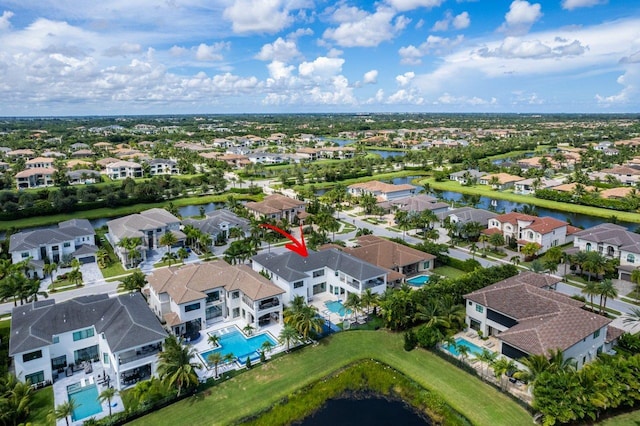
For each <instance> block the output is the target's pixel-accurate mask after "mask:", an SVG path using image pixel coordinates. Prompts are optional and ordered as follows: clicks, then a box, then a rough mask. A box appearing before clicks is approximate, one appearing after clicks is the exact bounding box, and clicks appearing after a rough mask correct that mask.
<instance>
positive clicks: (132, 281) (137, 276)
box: [118, 271, 147, 293]
mask: <svg viewBox="0 0 640 426" xmlns="http://www.w3.org/2000/svg"><path fill="white" fill-rule="evenodd" d="M145 285H147V276H146V275H145V274H144V273H142V272H141V271H134V272H133V274H131V275H128V276H126V277H124V278H123V279H122V284H120V286H119V287H118V290H123V291H128V292H129V293H133V292H136V291H137V292H140V291H142V289H143V288H144V286H145Z"/></svg>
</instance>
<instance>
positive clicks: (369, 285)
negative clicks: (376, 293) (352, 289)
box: [363, 278, 385, 290]
mask: <svg viewBox="0 0 640 426" xmlns="http://www.w3.org/2000/svg"><path fill="white" fill-rule="evenodd" d="M384 284H385V282H384V279H382V278H376V279H375V280H368V281H365V283H364V286H363V290H366V289H368V288H373V287H378V286H380V285H384Z"/></svg>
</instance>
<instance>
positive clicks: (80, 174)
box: [66, 169, 100, 185]
mask: <svg viewBox="0 0 640 426" xmlns="http://www.w3.org/2000/svg"><path fill="white" fill-rule="evenodd" d="M66 175H67V177H68V178H69V184H70V185H87V184H91V183H96V182H100V172H97V171H95V170H89V169H79V170H70V171H68V172H67V173H66Z"/></svg>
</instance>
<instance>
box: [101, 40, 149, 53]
mask: <svg viewBox="0 0 640 426" xmlns="http://www.w3.org/2000/svg"><path fill="white" fill-rule="evenodd" d="M140 52H142V46H140V45H139V44H138V43H128V42H124V43H121V44H120V45H119V46H112V47H110V48H108V49H107V50H105V52H104V55H105V56H127V55H130V54H135V53H140Z"/></svg>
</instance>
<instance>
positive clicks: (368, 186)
mask: <svg viewBox="0 0 640 426" xmlns="http://www.w3.org/2000/svg"><path fill="white" fill-rule="evenodd" d="M347 188H357V189H364V190H366V191H371V192H382V193H389V192H398V191H406V190H414V189H416V187H415V186H413V185H409V184H408V183H404V184H402V185H394V184H392V183H385V182H380V181H378V180H372V181H369V182H361V183H354V184H353V185H349V186H348V187H347Z"/></svg>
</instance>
